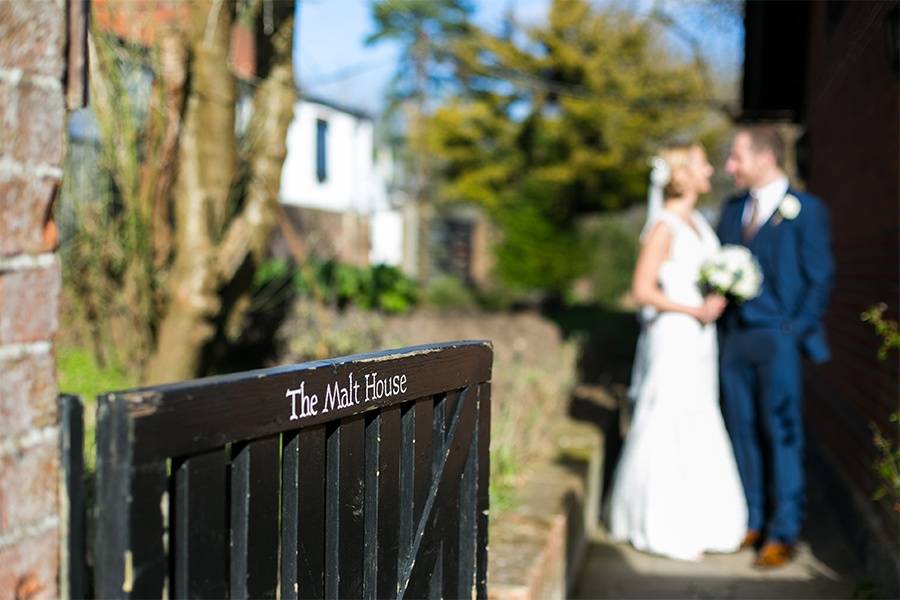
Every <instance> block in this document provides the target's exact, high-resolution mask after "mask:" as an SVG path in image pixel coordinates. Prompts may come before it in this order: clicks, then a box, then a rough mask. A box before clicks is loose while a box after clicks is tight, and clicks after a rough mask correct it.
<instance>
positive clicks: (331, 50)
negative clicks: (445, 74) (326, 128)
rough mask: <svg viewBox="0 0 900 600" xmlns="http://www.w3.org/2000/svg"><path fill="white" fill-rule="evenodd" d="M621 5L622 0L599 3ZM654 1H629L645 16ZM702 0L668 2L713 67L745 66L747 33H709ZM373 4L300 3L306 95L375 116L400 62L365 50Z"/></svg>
mask: <svg viewBox="0 0 900 600" xmlns="http://www.w3.org/2000/svg"><path fill="white" fill-rule="evenodd" d="M597 2H612V3H617V4H620V5H621V4H622V3H623V2H622V0H597ZM549 3H550V0H480V1H476V10H477V12H476V14H475V20H476V22H477V23H478V24H480V25H482V26H484V27H487V28H488V29H492V30H495V29H496V27H497V25H499V23H500V20H501V18H502V16H503V14H504V13H505V12H506V11H507V10H510V9H511V10H513V11H514V13H515V15H516V18H517V20H520V21H522V22H539V20H540V19H542V18H543V17H544V15H545V14H546V12H547V7H548V5H549ZM651 3H652V2H651V1H650V0H626V4H627V5H628V6H629V7H631V8H632V9H634V10H636V11H638V12H642V11H645V10H647V9H648V8H649V6H650V5H651ZM701 3H702V0H669V1H668V2H665V3H664V6H666V8H667V10H668V11H669V12H670V13H674V14H676V15H677V16H678V17H679V22H680V23H681V24H682V26H683V27H685V28H686V29H687V30H689V31H690V32H691V33H692V34H695V35H697V36H699V37H701V38H702V39H703V44H704V48H705V52H706V53H707V54H708V56H709V59H710V62H711V64H712V66H713V67H714V68H715V69H717V70H721V71H722V72H730V73H737V70H738V69H740V65H741V58H742V57H741V53H742V49H743V31H742V30H741V29H740V27H737V26H734V24H732V26H726V27H724V28H722V29H721V30H719V31H717V32H716V33H715V34H713V35H710V33H709V31H710V28H709V27H707V24H706V23H705V22H704V20H703V18H702V17H701V16H699V14H697V13H696V11H695V10H694V9H693V7H695V6H697V5H698V4H701ZM370 6H371V0H300V2H298V13H299V15H298V16H299V20H298V24H299V27H298V28H297V40H296V42H295V45H294V65H295V68H296V76H297V80H298V82H299V83H300V86H301V89H303V90H304V91H306V92H307V93H310V94H313V95H317V96H322V97H324V98H327V99H329V100H332V101H335V102H339V103H342V104H346V105H350V106H353V107H356V108H361V109H364V110H368V111H370V112H377V111H378V110H379V109H380V107H381V106H382V98H383V97H384V91H385V87H386V86H387V84H388V82H389V81H390V78H391V75H392V73H393V70H394V65H395V64H396V61H397V47H396V46H395V45H393V44H392V43H390V42H381V43H379V44H377V45H374V46H367V45H366V43H365V39H366V36H368V34H369V33H371V31H372V20H371V11H370Z"/></svg>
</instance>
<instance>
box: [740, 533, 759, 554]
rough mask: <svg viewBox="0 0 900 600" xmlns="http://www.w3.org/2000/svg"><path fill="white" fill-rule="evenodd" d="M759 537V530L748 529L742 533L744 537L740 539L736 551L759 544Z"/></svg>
mask: <svg viewBox="0 0 900 600" xmlns="http://www.w3.org/2000/svg"><path fill="white" fill-rule="evenodd" d="M761 537H762V536H760V533H759V531H757V530H755V529H748V530H747V533H746V534H745V535H744V539H743V540H741V545H740V547H739V548H738V551H741V550H746V549H747V548H754V549H755V548H756V547H757V546H758V545H759V542H760V538H761Z"/></svg>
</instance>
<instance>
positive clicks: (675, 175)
mask: <svg viewBox="0 0 900 600" xmlns="http://www.w3.org/2000/svg"><path fill="white" fill-rule="evenodd" d="M697 148H700V145H699V144H696V143H688V142H681V143H676V144H670V145H668V146H666V147H664V148H662V149H661V150H660V151H659V156H660V158H662V159H663V160H664V161H666V164H667V165H669V171H670V173H671V175H670V176H669V182H668V183H667V184H666V185H665V186H664V187H663V190H662V192H663V198H665V199H666V200H669V199H671V198H678V197H680V196H683V195H684V193H685V191H686V190H685V183H686V181H685V180H686V179H687V169H688V166H690V163H691V153H692V152H693V151H694V150H695V149H697Z"/></svg>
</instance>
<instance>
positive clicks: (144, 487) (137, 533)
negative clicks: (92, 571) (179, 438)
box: [130, 463, 169, 598]
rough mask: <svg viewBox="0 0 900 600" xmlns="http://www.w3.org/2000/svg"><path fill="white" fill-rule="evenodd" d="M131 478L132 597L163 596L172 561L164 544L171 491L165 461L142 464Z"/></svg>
mask: <svg viewBox="0 0 900 600" xmlns="http://www.w3.org/2000/svg"><path fill="white" fill-rule="evenodd" d="M131 477H132V479H131V490H132V492H131V494H132V500H131V517H130V521H131V553H132V572H133V573H134V579H133V581H132V587H131V597H132V598H159V597H161V596H162V592H163V587H164V585H165V581H166V571H167V570H168V567H169V564H168V559H167V558H166V553H165V548H164V546H163V537H164V535H165V529H164V520H165V516H164V515H163V499H164V497H165V495H166V492H167V491H168V478H167V477H166V465H165V463H161V464H160V463H150V464H147V465H139V466H137V467H135V468H134V470H133V471H132V476H131Z"/></svg>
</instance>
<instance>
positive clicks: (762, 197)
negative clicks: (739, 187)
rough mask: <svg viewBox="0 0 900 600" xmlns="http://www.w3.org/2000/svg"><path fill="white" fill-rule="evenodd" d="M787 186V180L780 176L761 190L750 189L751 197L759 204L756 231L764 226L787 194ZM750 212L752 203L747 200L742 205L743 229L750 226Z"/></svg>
mask: <svg viewBox="0 0 900 600" xmlns="http://www.w3.org/2000/svg"><path fill="white" fill-rule="evenodd" d="M788 185H789V184H788V178H787V177H784V176H782V177H778V178H777V179H775V180H773V181H770V182H769V183H767V184H766V185H764V186H762V187H761V188H751V189H750V194H751V196H753V197H755V198H756V199H757V201H758V202H759V206H758V209H757V211H756V223H755V225H756V229H757V230H758V229H759V228H760V227H762V226H763V225H765V223H766V221H768V220H769V218H770V217H771V216H772V213H774V212H775V209H777V208H778V205H779V204H781V201H782V200H783V199H784V196H785V194H787V190H788ZM752 212H753V203H752V202H751V201H750V199H749V198H748V199H747V202H745V203H744V216H743V224H744V227H747V225H749V224H750V214H751V213H752Z"/></svg>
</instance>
